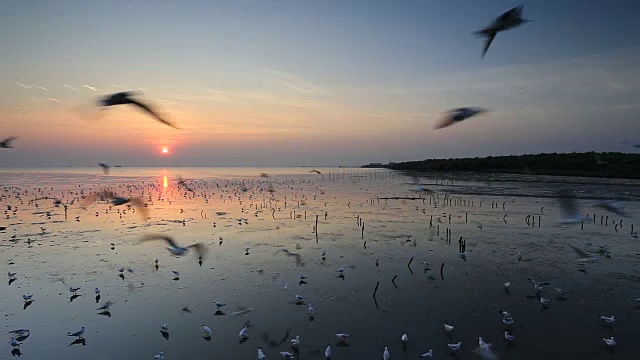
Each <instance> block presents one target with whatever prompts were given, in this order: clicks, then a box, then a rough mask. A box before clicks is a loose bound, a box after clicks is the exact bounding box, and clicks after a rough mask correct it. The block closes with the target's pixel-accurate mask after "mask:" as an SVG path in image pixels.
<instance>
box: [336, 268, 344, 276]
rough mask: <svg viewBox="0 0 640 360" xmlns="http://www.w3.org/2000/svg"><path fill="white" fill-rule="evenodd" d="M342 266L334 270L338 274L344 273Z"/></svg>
mask: <svg viewBox="0 0 640 360" xmlns="http://www.w3.org/2000/svg"><path fill="white" fill-rule="evenodd" d="M344 270H345V269H344V266H343V267H341V268H340V269H338V270H336V272H339V273H340V274H344Z"/></svg>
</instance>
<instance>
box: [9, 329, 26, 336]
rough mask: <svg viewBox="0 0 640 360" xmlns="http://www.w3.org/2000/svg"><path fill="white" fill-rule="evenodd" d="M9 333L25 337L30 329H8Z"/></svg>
mask: <svg viewBox="0 0 640 360" xmlns="http://www.w3.org/2000/svg"><path fill="white" fill-rule="evenodd" d="M9 334H11V335H17V336H18V337H25V336H29V335H30V334H31V331H30V330H29V329H16V330H11V331H9Z"/></svg>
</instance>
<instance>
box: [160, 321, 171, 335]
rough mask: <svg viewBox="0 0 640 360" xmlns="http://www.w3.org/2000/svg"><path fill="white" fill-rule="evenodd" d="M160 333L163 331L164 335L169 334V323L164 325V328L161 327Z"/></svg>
mask: <svg viewBox="0 0 640 360" xmlns="http://www.w3.org/2000/svg"><path fill="white" fill-rule="evenodd" d="M160 331H162V332H163V333H166V332H169V324H168V323H164V324H162V326H160Z"/></svg>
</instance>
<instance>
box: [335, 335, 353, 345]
mask: <svg viewBox="0 0 640 360" xmlns="http://www.w3.org/2000/svg"><path fill="white" fill-rule="evenodd" d="M336 337H337V338H338V343H340V344H346V343H347V339H348V338H350V337H351V335H350V334H336Z"/></svg>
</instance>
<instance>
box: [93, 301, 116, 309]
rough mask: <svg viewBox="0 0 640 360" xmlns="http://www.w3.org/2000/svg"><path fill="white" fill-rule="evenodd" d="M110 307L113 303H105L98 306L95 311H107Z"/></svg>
mask: <svg viewBox="0 0 640 360" xmlns="http://www.w3.org/2000/svg"><path fill="white" fill-rule="evenodd" d="M111 305H113V301H107V302H106V303H104V304H102V305H100V307H99V308H97V309H96V310H103V311H109V309H110V308H111Z"/></svg>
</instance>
